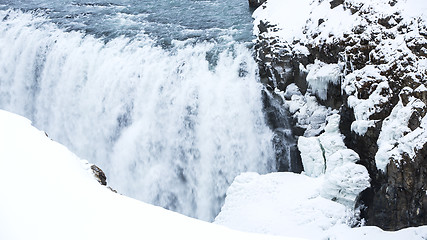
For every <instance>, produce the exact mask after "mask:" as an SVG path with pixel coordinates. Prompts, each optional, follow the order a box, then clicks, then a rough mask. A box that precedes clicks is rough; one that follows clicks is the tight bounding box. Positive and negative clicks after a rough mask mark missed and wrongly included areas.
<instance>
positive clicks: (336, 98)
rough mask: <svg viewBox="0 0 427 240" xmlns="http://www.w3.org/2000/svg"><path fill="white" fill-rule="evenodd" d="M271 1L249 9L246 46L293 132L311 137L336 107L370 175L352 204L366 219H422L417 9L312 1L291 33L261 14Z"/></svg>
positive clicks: (421, 26) (423, 137)
mask: <svg viewBox="0 0 427 240" xmlns="http://www.w3.org/2000/svg"><path fill="white" fill-rule="evenodd" d="M274 1H275V0H269V1H268V2H267V4H265V5H263V8H258V9H257V10H256V12H255V14H254V16H255V19H256V20H255V24H256V26H255V32H256V33H257V41H256V47H255V49H256V54H257V60H258V64H259V74H260V77H261V81H262V82H263V83H264V84H265V86H266V88H267V89H268V90H269V91H270V93H271V94H272V95H276V96H279V97H281V98H282V99H283V106H285V107H286V108H287V109H288V110H289V112H290V114H291V116H292V121H293V125H294V131H293V132H294V134H296V135H297V136H305V137H312V136H319V135H320V134H321V133H322V132H323V131H324V127H325V122H326V117H327V116H330V115H332V114H334V113H337V112H338V113H339V115H340V119H341V120H340V124H339V125H340V126H339V128H340V132H341V133H342V134H343V135H344V136H345V138H344V143H345V144H346V146H347V147H348V148H349V149H352V150H353V151H355V152H356V153H357V154H358V155H359V158H360V159H359V160H358V162H357V163H358V164H361V165H363V166H365V167H366V169H367V170H368V172H369V175H370V178H371V187H369V188H368V189H366V190H365V191H363V192H362V193H361V194H360V195H359V197H358V200H357V203H356V207H358V208H359V209H360V210H361V217H363V218H364V220H365V221H366V224H367V225H376V226H379V227H381V228H383V229H385V230H398V229H401V228H404V227H409V226H419V225H424V224H427V196H426V190H427V155H426V154H427V129H426V128H427V117H426V112H427V108H426V105H427V88H426V85H427V80H426V78H427V20H426V17H425V16H421V15H420V14H419V13H417V12H416V11H410V12H409V11H408V9H410V6H409V5H405V4H410V3H407V2H406V1H398V0H393V1H388V0H387V1H386V0H380V1H374V2H373V1H365V2H364V1H352V0H339V1H337V0H333V1H327V0H324V1H314V2H313V3H311V6H309V7H310V8H312V9H313V10H312V11H311V12H309V14H308V16H306V19H305V21H302V23H303V24H302V25H301V28H300V29H299V30H300V32H299V34H295V36H294V37H293V38H291V37H290V36H289V32H290V31H289V30H288V29H287V27H289V26H287V25H286V24H287V23H286V22H271V21H270V19H271V20H272V21H274V20H276V21H277V19H279V18H278V17H274V16H269V15H268V14H263V12H266V13H270V12H269V10H271V9H269V8H272V7H275V6H276V5H277V3H275V2H274ZM270 2H271V3H272V4H276V5H271V6H270ZM271 12H275V11H271ZM276 12H277V11H276ZM417 14H418V15H417ZM337 20H339V24H338V23H337ZM291 33H295V32H291Z"/></svg>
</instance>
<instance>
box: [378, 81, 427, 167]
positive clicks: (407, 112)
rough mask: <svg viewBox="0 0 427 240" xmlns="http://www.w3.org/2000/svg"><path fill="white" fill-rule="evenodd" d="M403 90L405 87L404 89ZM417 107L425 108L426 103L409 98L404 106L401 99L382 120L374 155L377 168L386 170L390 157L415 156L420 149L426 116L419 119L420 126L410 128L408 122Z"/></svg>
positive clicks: (425, 125)
mask: <svg viewBox="0 0 427 240" xmlns="http://www.w3.org/2000/svg"><path fill="white" fill-rule="evenodd" d="M404 90H405V89H404ZM417 109H424V111H425V109H426V105H425V104H424V103H423V102H422V101H421V100H419V99H416V98H411V100H410V101H409V103H408V104H407V105H406V106H404V105H403V103H402V100H400V101H399V103H398V104H397V105H396V107H395V108H394V109H393V110H392V112H391V114H390V116H388V117H387V118H386V119H385V120H384V122H383V127H382V129H381V132H380V136H379V137H378V141H377V144H378V152H377V154H376V155H375V163H376V165H377V168H378V169H381V170H382V171H383V172H386V167H387V164H388V163H389V162H390V159H394V160H399V159H401V156H402V153H407V154H408V155H409V157H411V158H412V157H414V156H415V151H416V150H417V149H421V148H422V147H423V145H424V143H425V141H426V139H427V131H426V129H427V117H426V116H424V117H423V118H422V119H421V122H420V125H421V127H420V128H416V129H414V131H411V129H410V128H409V127H408V122H409V119H410V117H411V116H412V114H413V113H414V112H415V111H417Z"/></svg>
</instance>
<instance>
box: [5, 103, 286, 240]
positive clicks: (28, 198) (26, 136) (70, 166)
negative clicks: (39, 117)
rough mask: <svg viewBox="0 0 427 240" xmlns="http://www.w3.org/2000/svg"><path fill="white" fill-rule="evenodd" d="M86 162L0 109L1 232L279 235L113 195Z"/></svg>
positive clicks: (13, 235)
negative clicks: (242, 229) (253, 231)
mask: <svg viewBox="0 0 427 240" xmlns="http://www.w3.org/2000/svg"><path fill="white" fill-rule="evenodd" d="M90 166H91V165H90V164H89V163H88V162H87V161H84V160H81V159H79V158H78V157H77V156H76V155H74V154H73V153H71V152H70V151H69V150H68V149H67V148H66V147H64V146H62V145H60V144H58V143H56V142H54V141H52V140H50V139H49V138H48V137H46V135H45V133H44V132H42V131H39V130H37V129H36V128H34V127H32V126H31V123H30V121H29V120H27V119H25V118H23V117H20V116H18V115H15V114H12V113H8V112H6V111H3V110H0V239H2V240H15V239H16V240H18V239H22V240H28V239H31V240H36V239H41V240H48V239H54V240H58V239H61V240H64V239H72V240H77V239H79V240H83V239H282V238H279V237H274V236H266V235H258V234H250V233H243V232H238V231H235V230H230V229H228V228H226V227H223V226H218V225H215V224H212V223H207V222H202V221H200V220H196V219H192V218H189V217H186V216H183V215H180V214H178V213H174V212H171V211H167V210H165V209H163V208H160V207H155V206H152V205H149V204H145V203H142V202H139V201H137V200H133V199H131V198H128V197H125V196H122V195H119V194H117V193H114V192H112V191H111V190H110V189H108V188H107V187H105V186H102V185H100V184H99V183H98V182H97V181H96V180H95V178H94V177H93V175H92V172H91V169H90Z"/></svg>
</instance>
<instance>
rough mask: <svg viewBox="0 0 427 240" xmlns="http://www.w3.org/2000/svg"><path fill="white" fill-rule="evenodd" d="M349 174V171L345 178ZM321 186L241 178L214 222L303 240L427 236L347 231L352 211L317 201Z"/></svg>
mask: <svg viewBox="0 0 427 240" xmlns="http://www.w3.org/2000/svg"><path fill="white" fill-rule="evenodd" d="M345 166H346V165H345ZM353 171H354V170H350V169H349V173H352V172H353ZM353 179H354V178H353ZM324 182H325V179H324V178H323V177H320V178H313V177H308V176H305V175H302V174H295V173H270V174H266V175H259V174H257V173H243V174H241V175H239V176H237V177H236V178H235V180H234V182H233V183H232V184H231V186H230V188H229V189H228V191H227V197H226V200H225V204H224V206H223V207H222V209H221V212H220V213H219V214H218V216H217V217H216V219H215V222H214V223H216V224H220V225H224V226H228V227H231V228H234V229H238V230H242V231H248V232H257V233H268V234H273V235H285V236H291V237H298V238H303V239H336V240H339V239H343V240H344V239H345V240H348V239H355V240H360V239H372V240H374V239H375V240H382V239H384V240H391V239H393V240H400V239H413V240H421V239H425V238H426V237H427V226H423V227H418V228H408V229H404V230H401V231H398V232H386V231H382V230H381V229H380V228H378V227H365V226H363V227H358V228H351V227H350V226H349V225H348V224H349V223H351V222H352V221H353V219H352V216H353V215H352V212H351V211H347V210H346V209H347V208H346V207H345V206H344V205H343V204H340V203H338V202H334V201H332V200H329V199H327V198H324V197H323V196H322V194H321V193H322V185H323V184H324ZM350 185H351V186H353V185H354V184H350ZM350 189H351V188H350Z"/></svg>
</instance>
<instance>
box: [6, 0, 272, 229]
mask: <svg viewBox="0 0 427 240" xmlns="http://www.w3.org/2000/svg"><path fill="white" fill-rule="evenodd" d="M0 20H1V22H0V108H2V109H5V110H8V111H12V112H15V113H18V114H21V115H23V116H26V117H27V118H29V119H31V120H32V121H33V124H34V125H35V126H36V127H38V128H39V129H43V130H44V131H46V132H47V133H48V134H49V137H50V138H52V139H54V140H56V141H58V142H61V143H62V144H64V145H66V146H67V147H68V148H69V149H70V150H72V151H73V152H75V153H76V154H77V155H78V156H80V157H82V158H84V159H87V160H88V161H90V162H93V163H95V164H97V165H98V166H100V167H101V168H102V169H103V170H104V171H105V172H106V175H107V177H108V182H109V184H110V185H111V186H112V187H113V188H115V189H117V190H118V192H120V193H122V194H124V195H127V196H130V197H133V198H136V199H139V200H142V201H145V202H148V203H152V204H155V205H158V206H162V207H164V208H167V209H170V210H173V211H177V212H180V213H183V214H186V215H188V216H191V217H196V218H199V219H203V220H207V221H211V220H213V218H214V217H215V216H216V215H217V214H218V212H219V211H220V208H221V206H222V204H223V201H224V197H225V194H226V190H227V188H228V186H229V185H230V184H231V182H232V181H233V179H234V177H236V176H237V175H238V174H239V173H241V172H245V171H256V172H259V173H267V172H271V171H275V169H276V166H275V157H274V149H273V147H272V143H271V142H272V141H271V140H272V137H273V134H272V132H271V130H270V129H269V128H268V127H267V126H266V124H265V117H264V114H263V110H262V108H263V104H262V101H261V89H262V85H261V84H260V83H259V81H258V77H257V64H256V63H255V61H254V60H253V56H252V52H253V51H252V49H251V45H252V43H251V41H252V38H253V36H252V19H251V12H250V9H249V7H248V5H247V0H170V1H165V0H144V1H142V0H141V1H136V0H109V1H106V0H92V1H88V0H74V1H65V0H50V1H43V0H31V1H30V0H25V1H24V0H3V1H1V3H0ZM52 171H63V170H61V169H52ZM53 181H54V180H53Z"/></svg>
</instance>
